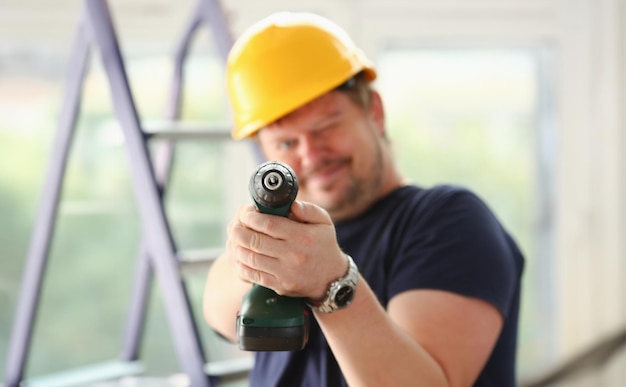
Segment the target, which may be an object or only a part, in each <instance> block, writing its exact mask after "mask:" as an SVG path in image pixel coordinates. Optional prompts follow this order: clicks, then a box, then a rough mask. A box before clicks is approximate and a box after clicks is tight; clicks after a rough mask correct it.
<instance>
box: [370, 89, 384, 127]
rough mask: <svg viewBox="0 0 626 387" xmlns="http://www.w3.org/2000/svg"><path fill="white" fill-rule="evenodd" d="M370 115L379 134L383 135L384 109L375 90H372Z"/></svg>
mask: <svg viewBox="0 0 626 387" xmlns="http://www.w3.org/2000/svg"><path fill="white" fill-rule="evenodd" d="M370 114H371V116H372V119H373V120H374V122H375V123H376V126H377V127H378V130H379V132H380V134H385V132H386V131H387V129H386V127H385V109H384V107H383V100H382V98H381V96H380V94H379V93H378V92H377V91H376V90H372V103H371V106H370Z"/></svg>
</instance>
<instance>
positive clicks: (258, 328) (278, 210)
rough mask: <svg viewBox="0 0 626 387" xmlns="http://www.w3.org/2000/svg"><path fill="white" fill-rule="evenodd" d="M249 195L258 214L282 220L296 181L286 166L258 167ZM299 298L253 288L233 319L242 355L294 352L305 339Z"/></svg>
mask: <svg viewBox="0 0 626 387" xmlns="http://www.w3.org/2000/svg"><path fill="white" fill-rule="evenodd" d="M249 189H250V195H251V196H252V199H253V201H254V203H255V204H256V206H257V208H258V209H259V211H260V212H263V213H267V214H272V215H277V216H284V217H286V216H287V215H288V214H289V209H290V208H291V204H292V203H293V201H294V200H295V198H296V195H297V193H298V180H297V178H296V175H295V173H294V172H293V170H292V169H291V168H290V167H289V166H287V165H286V164H282V163H279V162H276V161H269V162H266V163H263V164H261V165H260V166H259V167H258V168H257V170H256V171H255V173H254V174H253V175H252V177H251V178H250V185H249ZM305 305H306V304H305V302H304V300H303V299H301V298H293V297H286V296H280V295H278V294H276V292H274V291H273V290H271V289H268V288H265V287H263V286H260V285H257V284H254V285H252V289H251V290H250V291H249V292H248V293H247V294H246V295H245V296H244V297H243V300H242V303H241V308H240V310H239V314H238V316H237V341H238V343H239V348H240V349H242V350H244V351H298V350H301V349H303V348H304V346H305V345H306V343H307V341H308V337H309V312H308V310H307V309H306V306H305Z"/></svg>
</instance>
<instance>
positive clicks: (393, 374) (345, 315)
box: [315, 278, 448, 387]
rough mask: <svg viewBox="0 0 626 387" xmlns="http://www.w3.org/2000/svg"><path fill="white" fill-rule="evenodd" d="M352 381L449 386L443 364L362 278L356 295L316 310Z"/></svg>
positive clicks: (373, 384)
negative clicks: (330, 309) (337, 306)
mask: <svg viewBox="0 0 626 387" xmlns="http://www.w3.org/2000/svg"><path fill="white" fill-rule="evenodd" d="M315 316H316V318H317V320H318V322H319V324H320V327H321V328H322V330H323V331H324V335H325V336H326V339H327V340H328V343H329V345H330V346H331V348H332V350H333V353H334V355H335V357H336V359H337V361H338V363H339V365H340V367H341V369H342V372H343V374H344V376H345V377H346V380H347V382H348V384H349V385H351V386H391V385H393V386H408V385H423V386H432V387H436V386H448V382H447V381H446V377H445V375H444V372H443V370H442V368H441V367H440V366H439V364H438V363H437V362H436V361H435V360H434V359H433V358H432V356H430V354H429V353H428V352H426V351H425V350H424V348H422V347H421V346H420V345H419V344H418V343H417V342H416V341H415V340H414V339H413V338H412V337H411V336H409V335H408V334H407V333H406V332H404V331H403V330H402V329H401V328H399V327H398V326H397V325H396V324H394V323H393V321H391V319H390V318H389V316H388V315H387V313H386V311H385V310H384V309H383V308H382V307H381V305H380V304H379V302H378V300H377V298H376V296H375V295H374V293H373V292H372V291H371V289H370V288H369V286H368V285H367V283H366V282H365V281H364V280H363V278H360V279H359V287H358V289H357V292H356V295H355V299H354V301H353V302H352V304H351V305H350V306H349V307H348V308H346V309H344V310H339V311H337V312H334V313H331V314H323V313H319V312H316V314H315Z"/></svg>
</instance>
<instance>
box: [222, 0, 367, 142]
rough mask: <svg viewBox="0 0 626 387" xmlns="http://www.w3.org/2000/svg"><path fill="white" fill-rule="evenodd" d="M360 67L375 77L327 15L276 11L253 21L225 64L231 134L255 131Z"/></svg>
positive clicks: (304, 102)
mask: <svg viewBox="0 0 626 387" xmlns="http://www.w3.org/2000/svg"><path fill="white" fill-rule="evenodd" d="M360 71H365V75H366V79H367V80H369V81H373V80H374V79H375V78H376V71H375V70H374V66H373V64H372V63H371V62H370V61H369V59H367V58H366V57H365V55H364V54H363V52H362V51H361V50H360V49H358V48H357V47H356V46H355V44H354V43H353V41H352V39H350V37H349V36H348V34H347V33H346V32H345V31H344V30H342V29H341V28H340V27H339V26H337V25H336V24H334V23H333V22H331V21H330V20H328V19H325V18H323V17H321V16H319V15H315V14H311V13H304V12H298V13H294V12H279V13H275V14H273V15H271V16H269V17H267V18H265V19H263V20H261V21H259V22H257V23H255V24H254V25H252V26H251V27H250V28H248V29H247V30H246V31H245V32H244V33H243V34H242V35H241V37H240V38H239V39H238V40H237V41H236V42H235V44H234V45H233V47H232V49H231V51H230V53H229V56H228V61H227V65H226V83H227V90H228V95H229V98H230V103H231V107H232V109H233V115H234V123H235V127H234V129H233V131H232V137H233V138H234V139H236V140H238V139H242V138H245V137H248V136H250V135H252V134H254V133H256V132H257V131H258V130H259V129H261V128H263V127H264V126H267V125H268V124H270V123H272V122H274V121H276V120H277V119H279V118H281V117H283V116H285V115H286V114H288V113H290V112H292V111H294V110H296V109H297V108H299V107H300V106H302V105H304V104H306V103H307V102H310V101H312V100H314V99H315V98H317V97H319V96H321V95H322V94H324V93H326V92H328V91H330V90H332V89H334V88H335V87H337V86H339V85H341V84H342V83H344V82H346V81H347V80H348V79H350V78H351V77H352V76H354V75H355V74H357V73H359V72H360Z"/></svg>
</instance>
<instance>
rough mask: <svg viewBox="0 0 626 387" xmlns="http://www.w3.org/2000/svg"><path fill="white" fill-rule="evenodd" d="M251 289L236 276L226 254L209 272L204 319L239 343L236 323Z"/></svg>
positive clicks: (204, 300) (226, 336) (205, 292)
mask: <svg viewBox="0 0 626 387" xmlns="http://www.w3.org/2000/svg"><path fill="white" fill-rule="evenodd" d="M250 287H251V285H250V284H249V283H246V282H243V281H242V280H241V279H239V277H238V276H236V274H235V271H234V270H233V267H232V265H231V264H230V262H229V261H228V257H227V255H226V254H224V255H222V256H220V257H219V258H218V259H217V260H216V261H215V262H214V263H213V265H212V266H211V269H210V270H209V274H208V277H207V281H206V285H205V288H204V299H203V312H204V319H205V320H206V322H207V324H209V326H211V327H212V328H213V329H215V330H216V331H217V332H219V333H220V334H221V335H222V336H224V337H225V338H227V339H229V340H230V341H232V342H236V341H237V334H236V324H235V322H236V318H237V312H238V311H239V307H240V306H241V299H242V297H243V296H244V294H245V293H246V292H247V291H248V290H250Z"/></svg>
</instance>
